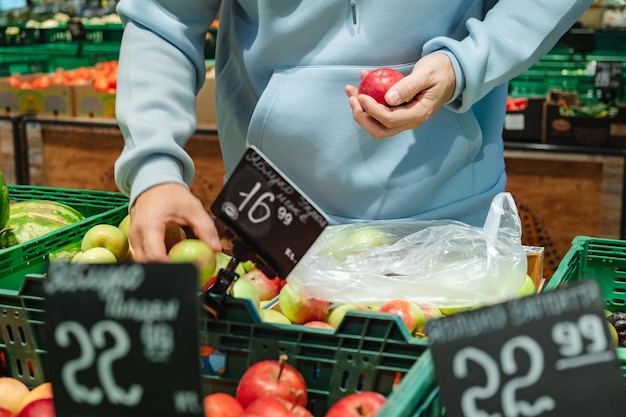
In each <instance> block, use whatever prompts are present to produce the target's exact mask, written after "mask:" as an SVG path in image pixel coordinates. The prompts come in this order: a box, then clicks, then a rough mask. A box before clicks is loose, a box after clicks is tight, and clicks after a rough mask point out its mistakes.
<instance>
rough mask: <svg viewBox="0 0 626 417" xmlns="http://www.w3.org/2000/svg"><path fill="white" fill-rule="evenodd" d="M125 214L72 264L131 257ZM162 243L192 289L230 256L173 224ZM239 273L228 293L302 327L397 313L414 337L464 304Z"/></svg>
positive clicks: (249, 267) (245, 266) (100, 228)
mask: <svg viewBox="0 0 626 417" xmlns="http://www.w3.org/2000/svg"><path fill="white" fill-rule="evenodd" d="M129 224H130V215H127V216H126V217H125V218H124V219H123V220H122V221H121V222H120V223H119V224H118V225H117V226H114V225H109V224H98V225H95V226H93V227H92V228H91V229H89V230H88V231H87V232H86V233H85V235H84V236H83V239H82V242H81V252H80V253H78V254H77V255H76V256H74V258H73V259H72V262H85V263H96V262H97V263H107V262H122V261H132V259H133V248H132V246H131V245H130V243H129V241H128V227H129ZM164 244H165V248H166V251H167V253H168V256H169V259H170V260H171V261H172V262H178V263H194V264H195V265H196V266H197V268H198V272H199V283H198V287H199V289H200V290H207V289H208V288H210V287H211V286H212V285H213V283H214V282H215V280H216V277H217V274H218V272H219V271H220V270H221V269H224V268H226V266H227V265H228V264H229V262H230V260H231V259H232V257H231V256H230V255H229V254H227V253H226V252H214V251H213V250H212V249H211V248H210V247H209V246H208V245H207V244H206V243H204V242H203V241H201V240H198V239H195V238H194V237H193V236H187V233H186V232H185V230H184V229H183V228H182V227H180V226H178V225H169V226H168V227H167V228H166V233H165V237H164ZM235 272H236V273H237V275H238V276H239V278H238V279H236V280H235V281H234V282H233V284H232V285H231V287H230V288H229V293H230V295H232V296H233V297H236V298H245V299H248V300H250V301H251V302H252V304H253V305H254V306H255V307H256V309H257V311H258V313H259V315H260V317H261V319H262V320H263V321H264V322H270V323H276V324H296V325H304V326H307V327H317V328H324V329H330V330H332V329H336V328H337V327H338V326H339V324H340V323H341V321H342V320H343V318H344V316H345V315H346V313H347V312H348V311H352V310H359V311H375V312H378V313H385V314H395V315H398V316H400V318H401V321H402V323H404V325H405V326H406V327H407V329H408V330H409V332H410V333H411V334H412V335H414V336H416V337H424V336H425V334H424V324H425V323H426V321H428V320H429V319H431V318H433V317H441V316H448V315H450V314H454V313H458V312H461V311H465V310H468V309H471V308H476V306H473V307H468V308H436V307H431V306H420V305H417V304H415V303H413V302H410V301H408V300H404V299H396V300H391V301H387V302H386V303H384V304H381V305H376V306H367V305H359V304H354V303H345V304H332V305H331V303H330V302H328V301H326V300H321V299H316V298H310V297H307V296H306V294H305V293H304V290H302V289H300V288H299V287H296V286H294V285H292V284H290V283H289V282H288V281H287V280H283V279H279V278H277V277H268V276H266V275H265V274H264V273H263V271H261V270H260V269H257V268H256V266H255V264H254V263H253V262H251V261H244V262H240V263H239V264H238V266H237V268H236V269H235ZM534 292H535V285H534V283H533V281H532V278H531V277H530V276H526V282H525V283H524V285H523V287H522V289H521V290H520V293H519V295H520V296H523V295H530V294H533V293H534Z"/></svg>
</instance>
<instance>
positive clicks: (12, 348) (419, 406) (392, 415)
mask: <svg viewBox="0 0 626 417" xmlns="http://www.w3.org/2000/svg"><path fill="white" fill-rule="evenodd" d="M44 280H45V275H43V274H29V275H27V276H26V277H25V279H24V281H23V284H22V286H21V288H20V289H19V291H17V292H13V293H4V294H2V293H0V375H10V376H13V377H15V378H19V379H21V380H22V381H23V382H24V383H25V384H26V385H28V386H30V387H34V386H37V385H39V384H41V383H42V382H44V381H46V375H45V373H46V361H47V352H46V349H45V342H44V339H43V329H44V326H45V310H44V308H43V307H44V302H45V295H44V291H43V282H44ZM224 308H225V310H224V314H223V316H222V317H220V319H219V320H217V321H215V320H213V319H211V318H208V317H204V315H202V313H201V315H202V317H204V319H201V320H200V321H199V326H200V327H199V336H200V344H201V346H211V347H212V348H214V349H217V350H218V351H219V352H221V353H222V354H223V355H224V359H225V363H224V369H223V372H221V373H214V372H208V371H206V369H205V368H203V389H204V392H205V394H208V393H211V392H228V393H231V394H234V393H235V390H236V386H237V383H238V381H239V379H240V377H241V375H242V374H243V372H245V370H246V369H247V368H248V367H249V366H250V365H252V364H253V363H255V362H258V361H261V360H264V359H277V358H278V355H280V354H287V356H288V362H289V363H290V364H292V365H293V366H295V367H296V368H297V369H298V370H299V371H300V372H301V373H302V374H303V376H304V378H305V380H306V382H307V388H308V396H309V400H310V404H309V407H310V409H311V410H312V412H313V413H314V415H315V416H316V417H323V416H324V413H325V412H326V411H327V408H328V407H329V405H330V404H332V403H333V402H335V401H337V400H338V399H339V398H342V397H344V396H346V395H348V394H350V393H353V392H358V391H363V390H374V391H377V392H380V393H382V394H384V395H386V396H387V398H388V405H386V406H385V408H384V409H382V410H381V412H380V414H379V417H405V416H414V417H435V416H441V415H443V414H441V413H442V411H441V406H440V404H439V400H438V399H439V397H438V393H437V387H436V386H435V384H434V366H433V364H432V357H431V355H430V352H429V351H428V344H427V342H426V341H425V340H423V339H417V338H413V337H412V336H411V335H410V334H409V333H408V331H407V330H406V328H405V327H404V325H403V324H402V322H401V320H400V318H399V317H396V316H392V315H385V314H381V313H375V312H361V311H355V312H349V313H348V314H347V315H346V317H345V319H344V321H343V322H342V324H341V325H340V326H339V328H338V329H337V330H336V331H335V332H332V331H328V330H323V329H317V328H309V327H305V326H300V325H279V324H271V323H263V322H261V321H260V317H259V315H258V313H257V312H256V310H255V309H254V307H253V306H252V304H251V303H250V302H249V301H248V300H243V299H234V298H230V297H229V298H227V300H226V302H225V304H224ZM2 358H4V359H3V360H2ZM3 363H4V367H2V364H3Z"/></svg>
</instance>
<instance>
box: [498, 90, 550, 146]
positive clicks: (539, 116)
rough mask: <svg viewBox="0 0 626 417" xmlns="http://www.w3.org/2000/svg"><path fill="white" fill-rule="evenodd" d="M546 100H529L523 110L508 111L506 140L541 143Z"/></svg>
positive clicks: (505, 122) (505, 123) (505, 127)
mask: <svg viewBox="0 0 626 417" xmlns="http://www.w3.org/2000/svg"><path fill="white" fill-rule="evenodd" d="M544 102H545V99H544V98H543V97H541V98H529V99H528V105H527V106H526V108H524V109H523V110H519V111H516V110H507V112H506V116H505V118H504V130H503V131H502V138H503V139H504V140H510V141H516V142H535V143H540V142H541V138H542V132H543V105H544Z"/></svg>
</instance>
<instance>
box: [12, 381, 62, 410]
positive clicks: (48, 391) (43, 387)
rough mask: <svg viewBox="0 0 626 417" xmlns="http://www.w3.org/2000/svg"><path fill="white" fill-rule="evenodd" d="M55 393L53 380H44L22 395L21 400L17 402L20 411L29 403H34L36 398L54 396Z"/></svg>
mask: <svg viewBox="0 0 626 417" xmlns="http://www.w3.org/2000/svg"><path fill="white" fill-rule="evenodd" d="M53 397H54V393H53V392H52V383H51V382H49V381H48V382H43V383H41V384H39V385H37V386H36V387H35V388H33V389H32V390H30V392H29V393H28V394H26V395H25V396H23V397H22V399H21V401H19V402H18V404H17V407H18V408H17V409H18V412H19V410H22V409H23V408H25V407H26V406H27V405H28V404H30V403H32V402H33V401H35V400H39V399H41V398H53Z"/></svg>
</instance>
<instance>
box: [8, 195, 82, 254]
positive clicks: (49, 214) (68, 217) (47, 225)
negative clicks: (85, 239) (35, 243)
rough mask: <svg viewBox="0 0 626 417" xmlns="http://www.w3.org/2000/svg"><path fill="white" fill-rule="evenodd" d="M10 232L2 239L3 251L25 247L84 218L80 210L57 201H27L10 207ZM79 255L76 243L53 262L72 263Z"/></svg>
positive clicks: (15, 203)
mask: <svg viewBox="0 0 626 417" xmlns="http://www.w3.org/2000/svg"><path fill="white" fill-rule="evenodd" d="M9 207H10V215H9V221H8V222H7V224H6V228H7V229H9V230H8V231H6V232H5V233H3V234H2V235H0V248H8V247H11V246H14V245H17V244H20V243H25V242H28V241H30V240H33V239H36V238H38V237H40V236H43V235H45V234H48V233H51V232H54V231H55V230H58V229H60V228H62V227H65V226H69V225H71V224H73V223H76V222H78V221H81V220H83V219H84V218H85V216H83V214H81V213H80V212H79V211H78V210H76V209H74V208H72V207H70V206H68V205H66V204H63V203H59V202H56V201H49V200H27V201H19V202H14V203H11V204H10V206H9ZM78 251H80V242H74V243H70V244H68V245H66V246H65V247H63V248H61V249H59V250H57V251H55V252H53V253H51V254H50V260H51V261H52V260H69V259H71V258H72V257H73V256H74V255H75V254H76V253H77V252H78Z"/></svg>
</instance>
